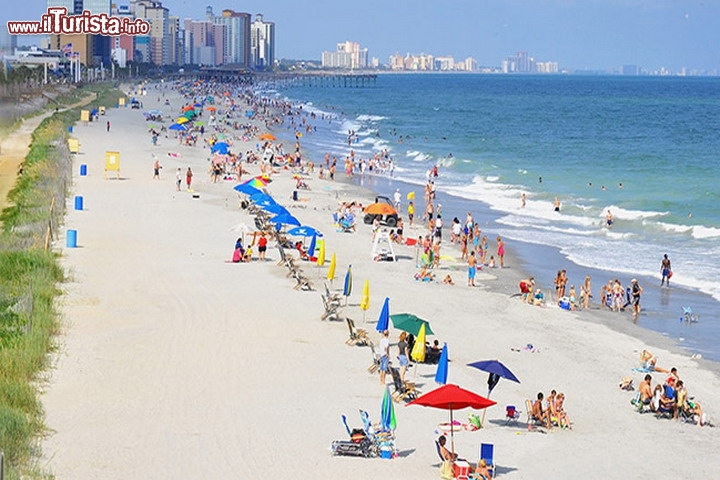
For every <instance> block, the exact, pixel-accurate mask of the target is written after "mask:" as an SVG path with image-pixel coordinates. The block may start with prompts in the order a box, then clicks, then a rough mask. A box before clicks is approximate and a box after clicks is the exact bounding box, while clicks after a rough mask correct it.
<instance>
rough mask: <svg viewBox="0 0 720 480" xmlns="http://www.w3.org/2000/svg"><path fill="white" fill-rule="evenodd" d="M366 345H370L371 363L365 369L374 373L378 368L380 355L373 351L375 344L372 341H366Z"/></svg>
mask: <svg viewBox="0 0 720 480" xmlns="http://www.w3.org/2000/svg"><path fill="white" fill-rule="evenodd" d="M368 346H369V347H370V352H372V363H371V364H370V366H369V367H368V368H367V370H368V372H369V373H371V374H374V373H375V372H377V371H378V370H380V357H379V356H378V354H377V352H376V351H375V345H374V344H373V343H372V342H370V343H368Z"/></svg>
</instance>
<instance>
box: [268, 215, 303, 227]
mask: <svg viewBox="0 0 720 480" xmlns="http://www.w3.org/2000/svg"><path fill="white" fill-rule="evenodd" d="M270 222H271V223H274V224H276V225H297V226H298V227H299V226H300V220H298V219H297V218H295V217H293V216H292V215H290V214H289V213H281V214H279V215H275V216H274V217H273V218H271V219H270ZM278 230H279V229H278Z"/></svg>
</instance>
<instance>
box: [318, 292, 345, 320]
mask: <svg viewBox="0 0 720 480" xmlns="http://www.w3.org/2000/svg"><path fill="white" fill-rule="evenodd" d="M320 298H322V302H323V307H324V312H323V314H322V315H320V319H321V320H340V317H339V316H338V309H339V308H340V304H339V303H335V302H329V301H328V299H327V297H325V295H322V294H320Z"/></svg>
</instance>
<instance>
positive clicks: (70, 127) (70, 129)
mask: <svg viewBox="0 0 720 480" xmlns="http://www.w3.org/2000/svg"><path fill="white" fill-rule="evenodd" d="M68 132H69V133H72V125H70V126H69V127H68Z"/></svg>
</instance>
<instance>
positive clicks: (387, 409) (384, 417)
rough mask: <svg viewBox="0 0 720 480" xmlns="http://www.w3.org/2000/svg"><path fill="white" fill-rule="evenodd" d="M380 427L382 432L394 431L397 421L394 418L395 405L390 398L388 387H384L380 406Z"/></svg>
mask: <svg viewBox="0 0 720 480" xmlns="http://www.w3.org/2000/svg"><path fill="white" fill-rule="evenodd" d="M380 426H381V427H382V429H383V430H395V428H396V427H397V419H396V418H395V405H393V400H392V397H391V396H390V387H388V386H387V385H385V394H384V395H383V400H382V405H381V406H380Z"/></svg>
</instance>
